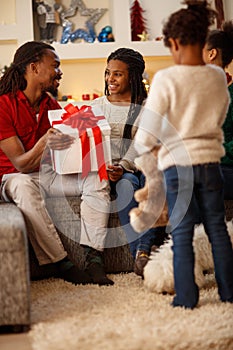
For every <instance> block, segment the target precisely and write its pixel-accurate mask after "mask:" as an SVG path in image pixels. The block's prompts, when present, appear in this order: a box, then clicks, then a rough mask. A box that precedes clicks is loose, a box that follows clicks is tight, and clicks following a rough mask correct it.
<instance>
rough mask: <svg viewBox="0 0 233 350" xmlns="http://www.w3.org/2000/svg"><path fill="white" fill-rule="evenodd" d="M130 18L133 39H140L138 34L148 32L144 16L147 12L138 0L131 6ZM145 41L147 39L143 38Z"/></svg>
mask: <svg viewBox="0 0 233 350" xmlns="http://www.w3.org/2000/svg"><path fill="white" fill-rule="evenodd" d="M130 11H131V13H130V19H131V38H132V41H139V37H138V35H142V33H143V32H146V29H147V28H146V25H145V22H146V21H145V19H144V18H143V12H145V11H144V10H143V9H142V7H141V6H140V3H139V1H138V0H135V1H134V2H133V5H132V7H131V8H130ZM143 41H145V40H143Z"/></svg>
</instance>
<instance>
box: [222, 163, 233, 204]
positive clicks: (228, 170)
mask: <svg viewBox="0 0 233 350" xmlns="http://www.w3.org/2000/svg"><path fill="white" fill-rule="evenodd" d="M221 169H222V174H223V178H224V199H233V166H232V165H223V164H221Z"/></svg>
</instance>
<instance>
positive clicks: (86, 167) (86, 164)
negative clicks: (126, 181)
mask: <svg viewBox="0 0 233 350" xmlns="http://www.w3.org/2000/svg"><path fill="white" fill-rule="evenodd" d="M64 109H65V111H66V113H64V114H63V115H62V117H61V119H62V121H55V122H53V124H52V125H54V124H61V123H62V124H65V125H69V126H71V128H77V129H78V131H79V137H80V140H81V145H82V177H85V176H87V175H88V173H89V172H90V170H91V159H90V141H89V137H88V135H87V131H86V129H87V128H91V129H92V132H93V136H94V141H95V150H96V158H97V164H98V174H99V178H100V181H102V180H108V175H107V170H106V165H105V160H104V149H103V143H102V134H101V130H100V128H99V126H98V125H97V122H98V121H99V120H101V119H104V116H98V117H96V116H95V115H94V113H93V112H92V108H91V106H85V105H84V106H82V107H81V108H78V107H77V106H74V105H72V104H71V103H70V104H68V105H67V106H66V107H65V108H64Z"/></svg>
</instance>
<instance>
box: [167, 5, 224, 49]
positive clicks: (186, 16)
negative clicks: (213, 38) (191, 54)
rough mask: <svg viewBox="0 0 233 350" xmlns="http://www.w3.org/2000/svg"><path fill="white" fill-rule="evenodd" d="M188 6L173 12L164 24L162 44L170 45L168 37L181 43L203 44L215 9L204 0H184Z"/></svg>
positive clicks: (214, 15)
mask: <svg viewBox="0 0 233 350" xmlns="http://www.w3.org/2000/svg"><path fill="white" fill-rule="evenodd" d="M183 4H186V5H187V6H188V7H187V9H181V10H179V11H177V12H174V13H173V14H172V15H171V16H170V17H169V18H168V20H167V22H166V23H165V24H164V27H163V37H164V44H165V46H167V47H170V42H169V38H173V39H179V42H180V44H181V45H195V44H200V45H201V46H202V47H203V46H204V44H205V40H206V36H207V33H208V28H209V26H210V25H211V24H213V23H214V20H215V17H216V15H217V13H216V11H214V10H213V9H211V8H210V6H209V4H208V1H206V0H186V1H184V2H183Z"/></svg>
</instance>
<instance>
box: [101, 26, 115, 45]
mask: <svg viewBox="0 0 233 350" xmlns="http://www.w3.org/2000/svg"><path fill="white" fill-rule="evenodd" d="M98 40H99V41H100V42H101V43H105V42H110V41H115V40H114V36H113V34H112V27H110V26H106V27H104V28H102V29H101V32H100V33H99V35H98Z"/></svg>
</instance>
